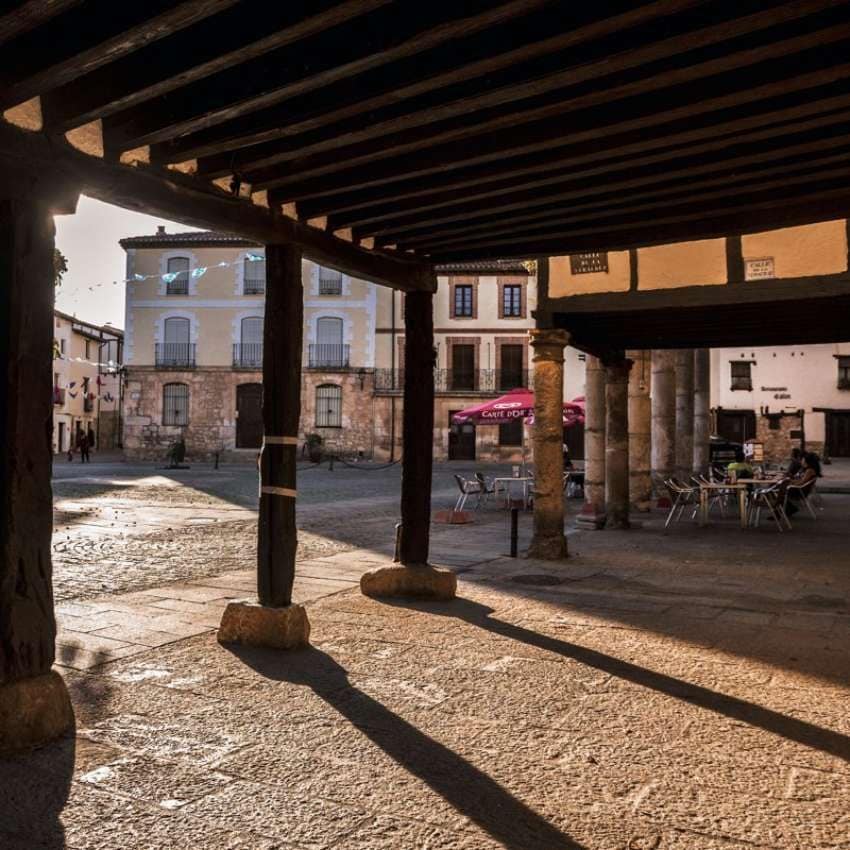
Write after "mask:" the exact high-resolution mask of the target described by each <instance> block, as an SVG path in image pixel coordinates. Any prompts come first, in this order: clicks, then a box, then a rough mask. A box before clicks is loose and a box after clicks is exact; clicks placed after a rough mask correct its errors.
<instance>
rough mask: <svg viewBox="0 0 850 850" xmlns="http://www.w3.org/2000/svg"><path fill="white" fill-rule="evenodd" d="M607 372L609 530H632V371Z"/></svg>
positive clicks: (614, 367) (615, 366)
mask: <svg viewBox="0 0 850 850" xmlns="http://www.w3.org/2000/svg"><path fill="white" fill-rule="evenodd" d="M631 365H632V362H631V360H626V359H623V360H620V361H617V362H615V363H611V364H609V365H608V366H607V367H606V369H605V508H606V512H607V515H608V517H607V526H608V528H628V527H629V368H630V367H631Z"/></svg>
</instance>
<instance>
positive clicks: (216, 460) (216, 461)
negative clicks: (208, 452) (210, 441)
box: [213, 452, 218, 469]
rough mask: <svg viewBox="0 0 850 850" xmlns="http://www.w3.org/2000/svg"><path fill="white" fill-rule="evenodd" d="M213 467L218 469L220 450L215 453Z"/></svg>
mask: <svg viewBox="0 0 850 850" xmlns="http://www.w3.org/2000/svg"><path fill="white" fill-rule="evenodd" d="M213 469H218V452H216V453H215V466H214V467H213Z"/></svg>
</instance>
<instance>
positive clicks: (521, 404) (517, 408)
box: [452, 387, 584, 428]
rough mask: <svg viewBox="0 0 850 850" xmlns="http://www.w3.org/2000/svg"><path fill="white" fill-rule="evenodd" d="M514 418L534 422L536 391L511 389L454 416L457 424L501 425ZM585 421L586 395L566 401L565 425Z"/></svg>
mask: <svg viewBox="0 0 850 850" xmlns="http://www.w3.org/2000/svg"><path fill="white" fill-rule="evenodd" d="M514 419H524V420H525V421H526V422H527V423H528V424H529V425H533V424H534V393H533V392H532V391H531V390H529V389H526V388H525V387H521V388H519V389H515V390H511V391H510V392H509V393H506V394H505V395H503V396H499V398H494V399H491V400H490V401H485V402H484V403H483V404H476V405H474V406H473V407H467V408H466V410H461V411H460V412H459V413H456V414H455V415H454V416H453V417H452V422H453V423H454V424H455V425H462V424H463V423H464V422H472V423H474V424H475V425H501V424H502V423H504V422H511V421H512V420H514ZM582 422H584V396H579V397H578V398H576V399H573V400H572V401H565V402H564V427H565V428H570V427H571V426H573V425H577V424H579V423H582Z"/></svg>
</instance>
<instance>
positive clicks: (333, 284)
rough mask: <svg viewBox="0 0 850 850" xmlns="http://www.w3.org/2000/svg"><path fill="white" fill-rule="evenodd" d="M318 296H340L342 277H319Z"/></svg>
mask: <svg viewBox="0 0 850 850" xmlns="http://www.w3.org/2000/svg"><path fill="white" fill-rule="evenodd" d="M319 295H342V277H341V276H336V277H333V276H330V277H319Z"/></svg>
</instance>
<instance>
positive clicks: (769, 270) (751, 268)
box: [744, 257, 776, 280]
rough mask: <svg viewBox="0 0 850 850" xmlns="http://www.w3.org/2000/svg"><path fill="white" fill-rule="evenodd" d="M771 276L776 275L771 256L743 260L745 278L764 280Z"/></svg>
mask: <svg viewBox="0 0 850 850" xmlns="http://www.w3.org/2000/svg"><path fill="white" fill-rule="evenodd" d="M771 277H776V272H775V271H774V268H773V257H759V258H757V259H753V260H744V279H745V280H764V279H765V278H771Z"/></svg>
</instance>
